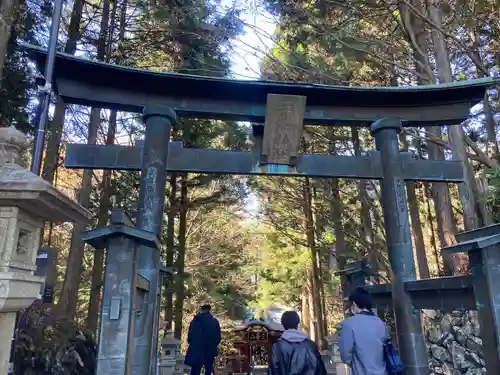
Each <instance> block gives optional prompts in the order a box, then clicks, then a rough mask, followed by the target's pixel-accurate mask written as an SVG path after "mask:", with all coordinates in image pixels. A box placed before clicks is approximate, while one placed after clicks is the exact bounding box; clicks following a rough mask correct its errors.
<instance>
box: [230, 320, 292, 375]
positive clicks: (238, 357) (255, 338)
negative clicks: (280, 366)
mask: <svg viewBox="0 0 500 375" xmlns="http://www.w3.org/2000/svg"><path fill="white" fill-rule="evenodd" d="M282 333H283V327H282V326H281V324H277V323H275V324H273V323H267V322H263V321H260V320H251V321H249V322H247V323H245V324H243V325H242V326H239V327H236V328H235V329H234V330H233V335H234V336H233V341H232V345H233V348H234V350H233V352H234V353H235V354H234V355H230V356H227V357H226V358H225V365H226V366H225V367H226V370H227V371H226V372H228V373H232V374H235V373H237V374H241V373H248V374H250V373H254V371H253V370H254V367H255V365H256V364H257V363H256V362H257V361H256V358H255V357H256V356H260V357H261V358H262V356H264V357H265V360H266V362H267V363H269V362H270V360H271V355H272V345H273V343H274V342H276V341H277V340H279V338H280V337H281V334H282ZM257 348H259V349H260V350H259V351H257V350H256V349H257Z"/></svg>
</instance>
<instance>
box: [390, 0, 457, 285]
mask: <svg viewBox="0 0 500 375" xmlns="http://www.w3.org/2000/svg"><path fill="white" fill-rule="evenodd" d="M411 4H412V6H413V8H414V9H416V10H418V11H419V12H420V13H423V7H422V5H423V4H422V3H421V2H420V1H418V0H412V1H411ZM400 9H401V13H402V18H403V23H404V26H405V30H406V31H407V33H408V39H409V42H410V43H411V45H412V49H413V56H414V59H415V72H416V73H417V81H418V84H420V85H422V84H430V83H433V82H434V73H433V71H432V69H431V68H430V67H431V65H430V62H429V57H428V54H427V50H428V38H429V37H428V33H427V31H426V29H425V24H424V21H423V20H422V19H421V18H420V17H419V16H418V15H415V14H414V12H413V10H410V9H409V7H408V6H407V5H405V4H404V3H402V4H401V6H400ZM428 132H429V133H430V134H431V135H432V136H433V137H435V138H437V139H440V138H441V128H440V127H439V126H433V127H430V128H429V129H428ZM427 149H428V153H429V159H431V160H444V153H443V150H442V149H441V148H440V147H439V146H438V145H437V144H435V143H433V142H428V143H427ZM432 193H433V199H434V206H435V207H436V218H437V226H438V234H439V240H440V243H441V247H445V246H449V245H452V244H453V243H455V233H456V232H457V226H456V223H455V220H454V217H453V211H452V207H451V200H450V191H449V189H448V185H447V184H445V183H433V184H432ZM453 260H454V258H453V257H449V256H445V257H444V264H445V270H446V273H447V274H448V275H452V274H453V273H454V270H455V263H454V261H453Z"/></svg>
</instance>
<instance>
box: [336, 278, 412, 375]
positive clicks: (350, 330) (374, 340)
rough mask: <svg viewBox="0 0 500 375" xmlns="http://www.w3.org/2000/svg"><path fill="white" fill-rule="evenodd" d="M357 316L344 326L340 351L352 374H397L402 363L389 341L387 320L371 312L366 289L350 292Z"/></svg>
mask: <svg viewBox="0 0 500 375" xmlns="http://www.w3.org/2000/svg"><path fill="white" fill-rule="evenodd" d="M349 302H350V303H351V312H352V313H353V314H354V316H352V317H350V318H348V319H346V320H345V321H344V323H343V325H342V330H341V333H340V339H339V352H340V357H341V358H342V361H343V362H344V363H346V364H347V365H348V366H349V367H351V368H352V375H398V374H400V373H401V372H402V371H403V369H404V366H403V363H402V362H401V359H400V358H399V355H398V354H397V352H396V350H395V349H394V347H393V346H392V343H391V342H390V339H389V336H388V334H387V329H386V327H385V324H384V322H383V321H382V319H380V318H379V317H378V316H377V315H375V314H374V313H373V311H372V308H373V303H372V298H371V296H370V294H369V293H368V291H367V290H366V289H364V288H360V287H358V288H355V289H354V290H353V291H352V292H351V294H350V295H349Z"/></svg>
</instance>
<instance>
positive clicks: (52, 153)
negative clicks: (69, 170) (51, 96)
mask: <svg viewBox="0 0 500 375" xmlns="http://www.w3.org/2000/svg"><path fill="white" fill-rule="evenodd" d="M83 3H84V0H75V1H74V2H73V9H72V12H71V20H70V23H69V28H68V39H67V41H66V46H65V48H64V53H67V54H70V55H73V54H74V53H75V51H76V44H77V42H78V40H79V39H80V23H81V21H82V13H83ZM65 113H66V107H65V105H64V102H63V101H62V100H61V99H60V98H59V97H57V98H56V106H55V109H54V116H53V118H52V121H51V123H50V132H48V134H47V148H46V150H45V158H44V161H43V169H42V178H43V179H44V180H45V181H48V182H50V183H53V182H54V176H55V174H56V170H57V167H58V164H59V148H60V147H61V137H62V128H63V125H64V118H65ZM49 225H50V226H51V225H52V223H50V224H49ZM51 232H52V231H50V233H51ZM42 237H43V236H42ZM48 242H51V240H50V238H49V239H48ZM59 260H60V258H59V257H57V258H56V261H54V262H53V263H52V265H51V267H50V268H49V269H48V270H47V278H48V279H51V280H56V279H57V263H58V261H59Z"/></svg>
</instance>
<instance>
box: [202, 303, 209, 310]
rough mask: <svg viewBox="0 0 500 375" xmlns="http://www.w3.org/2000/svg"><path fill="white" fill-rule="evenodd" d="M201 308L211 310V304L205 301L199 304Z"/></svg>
mask: <svg viewBox="0 0 500 375" xmlns="http://www.w3.org/2000/svg"><path fill="white" fill-rule="evenodd" d="M201 309H202V310H203V311H210V310H212V306H210V304H208V303H205V304H204V305H201Z"/></svg>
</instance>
